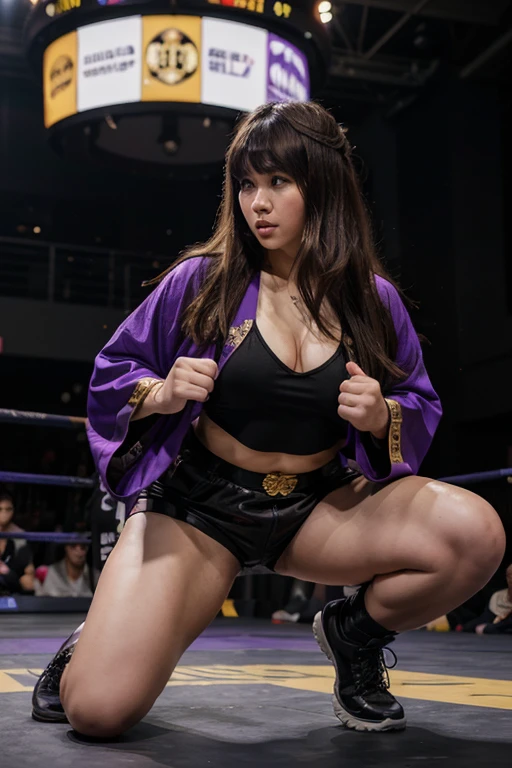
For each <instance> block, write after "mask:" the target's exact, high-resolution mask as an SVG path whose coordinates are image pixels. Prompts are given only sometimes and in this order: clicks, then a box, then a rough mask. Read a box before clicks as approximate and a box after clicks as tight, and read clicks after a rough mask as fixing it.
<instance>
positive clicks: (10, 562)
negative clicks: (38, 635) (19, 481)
mask: <svg viewBox="0 0 512 768" xmlns="http://www.w3.org/2000/svg"><path fill="white" fill-rule="evenodd" d="M13 517H14V499H13V497H12V496H11V494H10V493H5V492H4V493H0V532H2V533H20V532H22V531H23V529H22V528H20V527H19V526H18V525H16V524H15V523H13V522H12V519H13ZM33 590H34V564H33V562H32V552H31V550H30V547H29V546H28V544H27V542H26V541H25V539H4V538H2V539H0V594H4V595H5V594H7V595H10V594H13V593H18V592H33Z"/></svg>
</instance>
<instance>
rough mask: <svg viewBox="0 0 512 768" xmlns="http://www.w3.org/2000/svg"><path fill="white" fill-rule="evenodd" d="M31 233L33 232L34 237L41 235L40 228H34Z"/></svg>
mask: <svg viewBox="0 0 512 768" xmlns="http://www.w3.org/2000/svg"><path fill="white" fill-rule="evenodd" d="M33 232H34V235H40V234H41V227H34V229H33Z"/></svg>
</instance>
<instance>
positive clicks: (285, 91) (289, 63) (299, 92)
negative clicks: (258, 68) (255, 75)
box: [267, 33, 309, 101]
mask: <svg viewBox="0 0 512 768" xmlns="http://www.w3.org/2000/svg"><path fill="white" fill-rule="evenodd" d="M308 99H309V68H308V60H307V58H306V56H305V55H304V54H303V53H302V51H299V49H298V48H297V47H296V46H295V45H292V44H291V43H289V42H288V41H287V40H283V38H282V37H278V36H277V35H273V34H272V33H269V36H268V73H267V101H307V100H308Z"/></svg>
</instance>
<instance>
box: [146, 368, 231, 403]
mask: <svg viewBox="0 0 512 768" xmlns="http://www.w3.org/2000/svg"><path fill="white" fill-rule="evenodd" d="M217 372H218V366H217V363H216V362H215V360H209V359H205V360H203V359H197V358H195V357H178V359H177V360H176V362H175V363H174V365H173V367H172V368H171V370H170V371H169V374H168V376H167V378H166V379H165V381H164V383H163V385H162V386H159V387H158V388H157V389H156V391H155V395H154V403H155V407H156V411H157V412H158V413H162V414H170V413H178V412H179V411H182V410H183V408H184V407H185V404H186V402H187V400H195V401H196V402H198V403H204V402H205V401H206V400H207V399H208V396H209V394H210V392H213V387H214V383H215V379H216V377H217Z"/></svg>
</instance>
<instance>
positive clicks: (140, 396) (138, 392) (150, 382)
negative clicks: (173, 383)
mask: <svg viewBox="0 0 512 768" xmlns="http://www.w3.org/2000/svg"><path fill="white" fill-rule="evenodd" d="M163 383H164V382H163V380H162V379H151V378H149V377H147V378H145V379H139V381H138V382H137V384H136V386H135V389H134V390H133V392H132V394H131V395H130V399H129V400H128V405H133V413H132V416H134V415H135V414H136V413H137V411H138V410H139V408H140V407H141V405H142V403H143V402H144V400H145V399H146V397H147V396H148V395H149V393H150V392H151V390H152V389H154V387H156V385H157V384H163Z"/></svg>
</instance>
